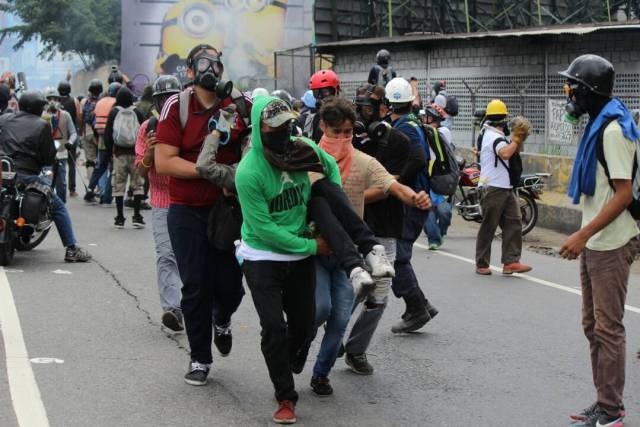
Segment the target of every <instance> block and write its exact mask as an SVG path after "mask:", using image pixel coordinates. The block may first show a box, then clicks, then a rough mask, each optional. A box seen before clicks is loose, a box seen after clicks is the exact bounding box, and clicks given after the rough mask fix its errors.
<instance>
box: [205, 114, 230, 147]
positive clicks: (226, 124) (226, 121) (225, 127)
mask: <svg viewBox="0 0 640 427" xmlns="http://www.w3.org/2000/svg"><path fill="white" fill-rule="evenodd" d="M235 119H236V106H235V104H231V105H229V106H228V107H226V108H224V109H220V110H219V111H218V112H217V113H216V114H215V115H214V116H213V117H211V118H210V119H209V123H208V127H209V132H213V131H214V130H217V131H218V132H220V144H222V145H226V144H227V143H228V142H229V140H230V139H231V129H233V128H234V125H235V122H236V120H235Z"/></svg>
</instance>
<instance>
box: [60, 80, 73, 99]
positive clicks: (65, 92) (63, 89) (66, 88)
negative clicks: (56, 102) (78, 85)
mask: <svg viewBox="0 0 640 427" xmlns="http://www.w3.org/2000/svg"><path fill="white" fill-rule="evenodd" d="M58 93H59V94H60V96H69V94H70V93H71V85H70V84H69V82H68V81H61V82H60V83H58Z"/></svg>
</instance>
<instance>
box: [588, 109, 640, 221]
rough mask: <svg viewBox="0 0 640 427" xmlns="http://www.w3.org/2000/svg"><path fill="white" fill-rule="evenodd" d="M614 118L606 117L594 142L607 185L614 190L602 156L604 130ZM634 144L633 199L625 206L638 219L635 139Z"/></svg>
mask: <svg viewBox="0 0 640 427" xmlns="http://www.w3.org/2000/svg"><path fill="white" fill-rule="evenodd" d="M614 120H616V119H612V118H609V119H607V120H606V121H605V122H604V124H603V125H602V127H601V128H600V130H599V131H598V142H597V144H596V157H597V159H598V161H599V162H600V164H601V165H602V168H603V169H604V174H605V175H606V176H607V180H608V181H609V186H610V187H611V189H613V191H614V192H615V191H616V189H615V187H614V186H613V181H612V180H611V177H610V175H609V166H608V165H607V160H606V159H605V158H604V131H605V129H606V128H607V127H608V126H609V124H610V123H611V122H612V121H614ZM634 143H635V146H636V157H635V158H634V160H633V173H632V175H631V176H632V177H633V182H632V184H631V185H632V190H633V200H632V201H631V204H630V205H629V206H627V210H628V211H629V213H630V214H631V216H632V217H633V219H635V220H640V173H638V172H639V171H638V163H639V158H640V141H635V142H634Z"/></svg>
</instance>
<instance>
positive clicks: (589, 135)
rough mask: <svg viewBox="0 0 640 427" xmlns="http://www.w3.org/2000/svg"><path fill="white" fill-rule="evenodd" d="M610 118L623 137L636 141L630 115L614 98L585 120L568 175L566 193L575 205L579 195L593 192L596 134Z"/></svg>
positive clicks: (637, 134)
mask: <svg viewBox="0 0 640 427" xmlns="http://www.w3.org/2000/svg"><path fill="white" fill-rule="evenodd" d="M610 119H615V120H617V121H618V124H619V125H620V127H621V128H622V133H623V135H624V137H625V138H627V139H628V140H630V141H637V140H638V139H640V130H638V127H637V126H636V124H635V123H634V121H633V115H632V114H631V112H630V111H629V110H628V109H627V107H626V106H625V105H624V104H623V103H622V101H620V100H619V99H618V98H613V99H611V101H609V103H608V104H607V105H605V107H604V108H603V109H602V111H601V112H600V114H598V117H596V118H595V119H594V120H591V121H589V124H588V125H587V127H586V128H585V130H584V134H583V135H582V140H581V141H580V145H579V146H578V152H577V154H576V160H575V162H574V164H573V172H572V174H571V183H570V184H569V191H568V192H567V194H568V195H569V197H571V199H572V200H573V203H574V204H576V205H577V204H578V203H580V196H581V195H583V194H584V195H587V196H593V194H594V193H595V190H596V167H597V162H598V159H597V155H596V146H597V144H598V134H599V133H600V128H602V126H603V125H604V124H605V122H606V121H608V120H610Z"/></svg>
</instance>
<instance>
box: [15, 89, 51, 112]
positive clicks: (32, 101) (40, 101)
mask: <svg viewBox="0 0 640 427" xmlns="http://www.w3.org/2000/svg"><path fill="white" fill-rule="evenodd" d="M47 104H48V102H47V100H46V99H45V97H44V95H43V94H42V92H40V91H37V90H28V91H26V92H24V93H23V94H22V96H20V100H19V101H18V106H19V107H20V111H24V112H27V113H30V114H34V115H36V116H38V117H40V116H41V115H42V111H43V110H44V106H45V105H47Z"/></svg>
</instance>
